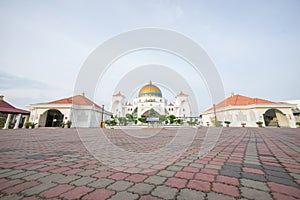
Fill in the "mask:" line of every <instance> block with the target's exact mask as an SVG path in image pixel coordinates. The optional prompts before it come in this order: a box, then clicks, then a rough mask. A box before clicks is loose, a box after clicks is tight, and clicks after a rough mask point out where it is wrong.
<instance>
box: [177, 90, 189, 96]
mask: <svg viewBox="0 0 300 200" xmlns="http://www.w3.org/2000/svg"><path fill="white" fill-rule="evenodd" d="M177 96H188V95H187V94H185V93H183V92H182V91H181V92H180V93H179V94H178V95H177Z"/></svg>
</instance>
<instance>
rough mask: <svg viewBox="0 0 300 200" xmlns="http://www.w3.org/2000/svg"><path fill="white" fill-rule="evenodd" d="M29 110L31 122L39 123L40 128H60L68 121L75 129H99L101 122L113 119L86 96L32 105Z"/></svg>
mask: <svg viewBox="0 0 300 200" xmlns="http://www.w3.org/2000/svg"><path fill="white" fill-rule="evenodd" d="M28 109H29V110H30V121H31V122H35V123H37V124H38V126H39V127H58V126H60V124H61V122H67V121H68V120H71V121H72V126H73V127H99V123H100V121H101V120H106V119H109V118H110V117H111V113H110V112H108V111H105V110H104V112H103V108H102V107H100V106H99V105H97V104H96V103H94V102H92V101H91V100H89V99H88V98H86V97H85V96H84V95H76V96H73V97H68V98H64V99H59V100H56V101H51V102H47V103H37V104H31V105H29V106H28ZM102 112H103V115H102ZM102 116H103V119H102Z"/></svg>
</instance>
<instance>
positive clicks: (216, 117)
mask: <svg viewBox="0 0 300 200" xmlns="http://www.w3.org/2000/svg"><path fill="white" fill-rule="evenodd" d="M214 114H215V123H216V124H215V125H216V127H217V126H218V122H217V113H216V104H214Z"/></svg>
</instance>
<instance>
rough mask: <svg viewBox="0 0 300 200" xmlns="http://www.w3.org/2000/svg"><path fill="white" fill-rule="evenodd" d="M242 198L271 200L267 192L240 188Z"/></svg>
mask: <svg viewBox="0 0 300 200" xmlns="http://www.w3.org/2000/svg"><path fill="white" fill-rule="evenodd" d="M240 190H241V193H242V196H243V197H245V198H248V199H255V200H272V197H271V196H270V194H269V193H268V192H264V191H260V190H255V189H251V188H247V187H242V188H240Z"/></svg>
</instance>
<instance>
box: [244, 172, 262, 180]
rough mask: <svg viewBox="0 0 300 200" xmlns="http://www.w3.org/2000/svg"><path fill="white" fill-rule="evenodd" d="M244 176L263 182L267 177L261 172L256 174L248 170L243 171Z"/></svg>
mask: <svg viewBox="0 0 300 200" xmlns="http://www.w3.org/2000/svg"><path fill="white" fill-rule="evenodd" d="M242 177H243V178H246V179H251V180H254V181H261V182H266V181H267V179H266V178H265V177H264V176H263V175H260V174H254V173H248V172H242Z"/></svg>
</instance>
